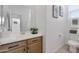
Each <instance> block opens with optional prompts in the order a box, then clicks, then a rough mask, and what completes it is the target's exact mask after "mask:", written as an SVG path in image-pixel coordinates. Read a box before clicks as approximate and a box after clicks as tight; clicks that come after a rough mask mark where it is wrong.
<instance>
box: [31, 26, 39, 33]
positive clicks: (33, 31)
mask: <svg viewBox="0 0 79 59" xmlns="http://www.w3.org/2000/svg"><path fill="white" fill-rule="evenodd" d="M30 30H31V32H32V34H37V33H38V28H35V27H33V28H31V29H30Z"/></svg>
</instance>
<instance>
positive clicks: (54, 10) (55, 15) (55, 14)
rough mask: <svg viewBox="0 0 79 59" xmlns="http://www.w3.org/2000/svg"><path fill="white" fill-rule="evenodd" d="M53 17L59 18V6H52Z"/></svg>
mask: <svg viewBox="0 0 79 59" xmlns="http://www.w3.org/2000/svg"><path fill="white" fill-rule="evenodd" d="M52 17H53V18H58V6H57V5H53V6H52Z"/></svg>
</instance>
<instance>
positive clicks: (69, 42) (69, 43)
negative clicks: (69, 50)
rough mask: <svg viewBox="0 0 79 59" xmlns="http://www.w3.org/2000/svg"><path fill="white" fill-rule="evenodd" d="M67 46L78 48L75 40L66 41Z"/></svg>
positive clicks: (78, 44) (78, 43)
mask: <svg viewBox="0 0 79 59" xmlns="http://www.w3.org/2000/svg"><path fill="white" fill-rule="evenodd" d="M68 45H70V46H72V47H75V48H79V42H77V41H75V40H68Z"/></svg>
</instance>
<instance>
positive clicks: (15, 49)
mask: <svg viewBox="0 0 79 59" xmlns="http://www.w3.org/2000/svg"><path fill="white" fill-rule="evenodd" d="M0 53H42V36H40V37H35V38H31V39H27V40H25V41H18V42H13V43H9V44H4V45H1V46H0Z"/></svg>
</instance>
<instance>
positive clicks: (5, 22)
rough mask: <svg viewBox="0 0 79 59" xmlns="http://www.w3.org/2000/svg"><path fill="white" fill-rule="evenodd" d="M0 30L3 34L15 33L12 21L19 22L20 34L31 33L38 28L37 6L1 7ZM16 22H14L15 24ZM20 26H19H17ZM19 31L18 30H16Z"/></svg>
mask: <svg viewBox="0 0 79 59" xmlns="http://www.w3.org/2000/svg"><path fill="white" fill-rule="evenodd" d="M1 6H2V7H1ZM1 6H0V9H1V11H0V13H1V14H0V15H1V17H0V28H1V29H2V30H3V32H6V31H10V32H13V26H14V25H13V23H12V19H18V20H19V22H20V23H19V27H20V32H23V33H24V32H26V31H29V30H30V28H31V27H34V26H36V9H35V7H36V6H31V5H1ZM15 23H16V22H14V24H15ZM17 26H18V25H17ZM16 31H17V30H16Z"/></svg>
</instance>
